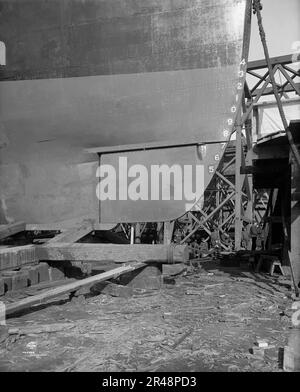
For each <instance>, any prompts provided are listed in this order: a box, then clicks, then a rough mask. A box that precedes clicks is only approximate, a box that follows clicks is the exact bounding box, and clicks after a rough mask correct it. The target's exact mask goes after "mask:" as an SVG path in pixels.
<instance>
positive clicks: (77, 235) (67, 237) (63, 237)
mask: <svg viewBox="0 0 300 392" xmlns="http://www.w3.org/2000/svg"><path fill="white" fill-rule="evenodd" d="M91 231H93V228H92V227H91V226H89V227H83V228H77V229H73V230H67V231H64V232H63V233H61V234H58V235H57V236H55V237H54V238H51V239H50V240H49V241H47V244H55V243H72V242H76V241H79V240H80V239H81V238H83V237H85V236H86V235H88V234H89V233H90V232H91Z"/></svg>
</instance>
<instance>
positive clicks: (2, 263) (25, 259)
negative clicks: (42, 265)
mask: <svg viewBox="0 0 300 392" xmlns="http://www.w3.org/2000/svg"><path fill="white" fill-rule="evenodd" d="M37 261H38V258H37V255H36V251H35V246H34V245H25V246H15V247H13V248H4V249H0V271H4V270H9V269H15V268H20V267H22V266H24V265H28V264H34V263H36V262H37Z"/></svg>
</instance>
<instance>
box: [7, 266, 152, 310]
mask: <svg viewBox="0 0 300 392" xmlns="http://www.w3.org/2000/svg"><path fill="white" fill-rule="evenodd" d="M144 266H145V264H143V263H133V264H129V265H124V266H122V267H118V268H115V269H113V270H111V271H107V272H104V273H103V274H99V275H94V276H91V277H89V278H86V279H81V280H78V281H76V282H73V283H68V284H66V285H63V286H59V287H56V288H54V289H51V290H47V291H44V292H42V293H40V294H37V295H34V296H32V297H28V298H24V299H22V300H20V301H17V302H14V303H12V304H9V305H7V307H6V309H5V313H6V316H8V315H11V314H13V313H16V312H19V311H21V310H24V309H28V308H30V307H31V306H33V305H38V304H42V303H44V302H46V301H48V300H50V299H52V298H55V297H58V296H60V295H63V294H67V293H71V292H73V291H76V290H78V289H80V288H81V287H84V286H86V285H90V284H93V283H97V282H102V281H105V280H107V279H111V278H114V277H117V276H120V275H122V274H124V273H128V272H131V271H134V270H137V269H139V268H142V267H144Z"/></svg>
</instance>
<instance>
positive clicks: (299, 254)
mask: <svg viewBox="0 0 300 392" xmlns="http://www.w3.org/2000/svg"><path fill="white" fill-rule="evenodd" d="M290 161H291V169H292V178H291V234H290V249H289V259H290V265H291V269H292V275H293V279H294V284H295V290H296V293H297V295H299V293H300V167H299V166H298V164H297V162H296V159H295V157H294V156H293V154H291V157H290Z"/></svg>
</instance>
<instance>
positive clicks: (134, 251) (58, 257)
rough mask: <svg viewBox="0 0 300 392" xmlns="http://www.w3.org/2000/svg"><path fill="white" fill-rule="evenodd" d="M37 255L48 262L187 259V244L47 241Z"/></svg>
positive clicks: (40, 247)
mask: <svg viewBox="0 0 300 392" xmlns="http://www.w3.org/2000/svg"><path fill="white" fill-rule="evenodd" d="M36 252H37V257H38V259H39V260H41V261H42V260H44V261H93V262H103V261H111V262H115V263H125V262H129V261H139V262H163V263H166V262H180V263H182V262H184V261H187V260H188V249H187V247H186V246H184V245H183V246H179V245H177V246H173V245H148V244H133V245H123V244H122V245H119V244H79V243H75V244H64V243H57V244H46V245H39V246H36Z"/></svg>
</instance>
